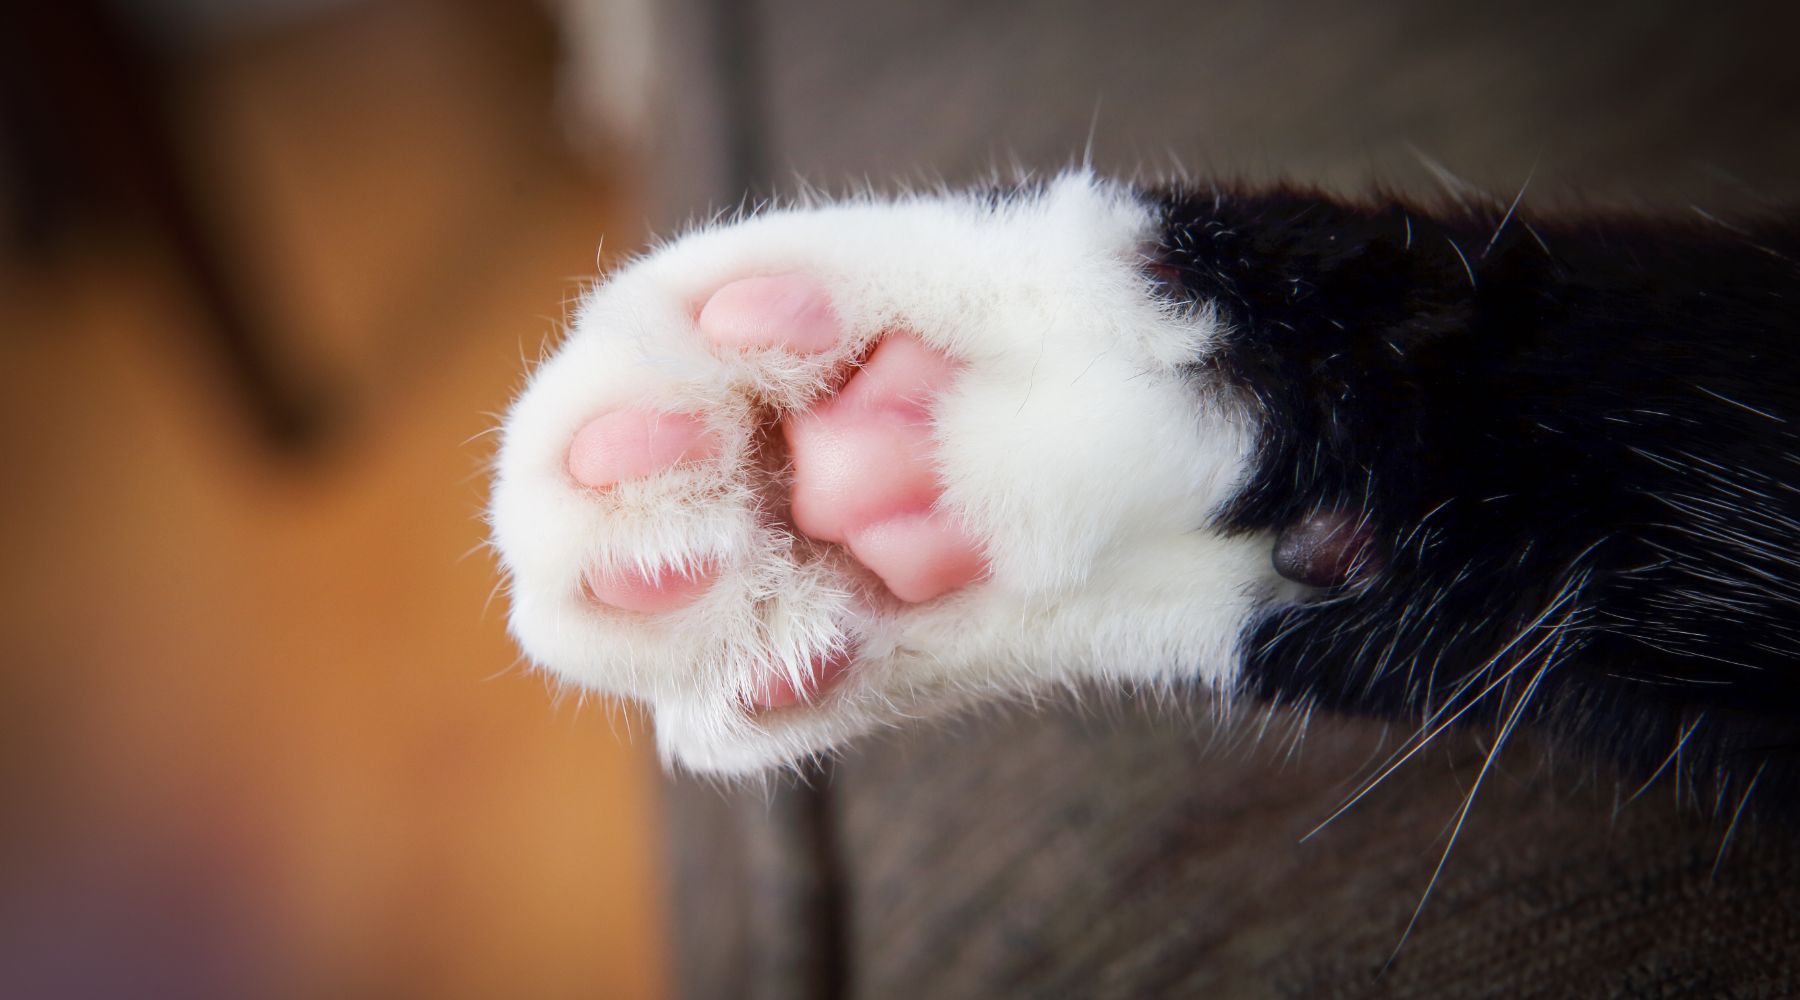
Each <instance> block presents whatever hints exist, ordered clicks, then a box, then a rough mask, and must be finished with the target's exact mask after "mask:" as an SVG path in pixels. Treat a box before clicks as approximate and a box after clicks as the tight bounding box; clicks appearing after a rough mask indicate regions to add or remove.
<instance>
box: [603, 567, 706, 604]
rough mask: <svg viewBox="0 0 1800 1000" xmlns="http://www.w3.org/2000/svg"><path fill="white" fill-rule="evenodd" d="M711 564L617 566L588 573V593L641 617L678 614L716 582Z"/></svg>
mask: <svg viewBox="0 0 1800 1000" xmlns="http://www.w3.org/2000/svg"><path fill="white" fill-rule="evenodd" d="M718 576H719V570H718V567H717V566H716V565H714V564H711V563H707V564H703V565H700V566H659V567H657V568H655V569H649V570H645V569H638V568H636V567H619V568H612V569H593V570H589V571H588V573H587V588H588V593H589V594H590V595H592V597H593V598H594V599H595V600H596V601H599V602H600V603H601V604H604V605H606V606H608V607H613V608H618V609H620V610H622V611H637V612H641V613H644V614H664V613H667V612H670V611H679V610H681V609H682V608H685V607H687V606H688V605H690V604H693V603H694V602H695V601H697V600H699V599H700V597H701V596H702V595H704V594H705V593H706V591H707V588H709V587H711V586H712V585H713V582H714V581H715V580H717V579H718Z"/></svg>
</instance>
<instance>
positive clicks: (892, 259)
mask: <svg viewBox="0 0 1800 1000" xmlns="http://www.w3.org/2000/svg"><path fill="white" fill-rule="evenodd" d="M1797 259H1800V229H1797V228H1796V227H1794V226H1792V225H1788V224H1785V223H1784V224H1781V225H1772V226H1770V227H1769V228H1767V229H1766V230H1762V229H1759V230H1754V231H1752V230H1742V229H1738V228H1734V227H1730V226H1727V225H1725V224H1722V223H1715V222H1713V221H1710V220H1698V219H1697V220H1695V221H1694V222H1693V223H1691V224H1689V223H1666V224H1650V223H1645V222H1641V221H1636V220H1631V219H1624V218H1603V217H1595V218H1587V219H1571V220H1567V221H1558V222H1548V221H1543V220H1539V219H1530V220H1527V219H1526V218H1525V217H1524V214H1523V213H1520V212H1515V211H1506V212H1500V211H1494V212H1492V213H1482V212H1455V213H1445V212H1438V213H1425V212H1421V211H1419V210H1417V209H1415V208H1412V207H1409V206H1407V205H1404V204H1401V203H1399V202H1370V203H1366V204H1350V203H1345V202H1343V201H1339V200H1333V199H1331V198H1328V197H1325V196H1322V195H1316V194H1310V193H1300V192H1294V191H1286V190H1278V191H1274V192H1267V193H1243V192H1239V191H1234V190H1221V189H1215V188H1211V187H1194V186H1187V185H1181V184H1177V185H1173V186H1170V187H1165V188H1160V189H1138V188H1133V187H1129V186H1125V185H1119V184H1113V183H1109V182H1106V181H1103V180H1100V179H1096V178H1095V177H1093V176H1091V175H1089V174H1086V173H1079V172H1077V173H1070V174H1067V175H1064V176H1062V177H1060V178H1058V179H1056V180H1054V181H1052V182H1048V183H1043V184H1032V185H1025V186H1022V187H1020V188H1017V189H1012V190H1006V191H979V192H971V193H964V194H934V195H927V196H912V197H904V198H900V199H898V200H894V201H879V200H874V199H860V200H853V201H849V202H845V203H840V204H817V205H804V206H799V207H794V208H788V209H781V210H770V211H764V212H760V213H757V214H756V215H754V216H753V217H751V218H747V219H744V220H742V221H738V222H735V223H732V224H729V225H717V226H713V227H709V228H706V229H704V230H702V231H699V232H695V233H693V234H691V235H688V236H686V237H684V238H682V239H680V240H678V241H675V242H673V243H671V244H668V245H666V246H663V247H661V248H660V249H657V250H656V251H654V252H652V253H650V254H649V255H647V256H646V257H644V258H643V259H642V260H640V261H638V262H636V263H635V264H633V265H631V266H630V267H629V268H627V269H625V270H623V271H621V272H620V273H618V274H616V275H614V276H612V277H611V278H609V279H608V280H607V281H606V282H605V283H604V284H602V285H601V286H599V287H598V288H596V289H595V290H594V291H592V292H591V293H590V294H588V295H587V296H586V297H584V299H583V300H582V301H581V304H580V306H579V308H578V310H577V312H576V315H575V317H574V321H573V325H572V329H571V331H570V335H569V337H568V338H567V340H566V342H565V343H563V344H562V345H561V346H560V347H559V348H558V349H557V351H556V352H555V353H554V355H553V356H552V357H550V358H549V359H548V360H547V361H546V362H545V363H544V364H543V365H542V366H541V367H540V368H539V369H538V370H537V371H536V372H535V373H534V375H533V376H532V378H531V381H530V384H529V386H528V388H527V389H526V390H525V392H524V393H523V395H522V396H521V397H520V399H519V400H518V402H517V404H516V405H515V406H514V407H513V409H512V411H511V412H510V413H509V415H508V416H507V418H506V422H505V425H504V428H503V443H502V446H501V450H500V455H499V460H498V467H497V475H496V480H495V488H494V496H493V504H492V519H493V526H494V540H495V543H496V546H497V549H498V551H499V553H500V556H501V559H502V562H503V564H504V568H505V570H506V572H507V573H508V574H509V575H510V577H511V582H512V616H511V623H512V629H513V632H514V634H515V635H516V636H517V638H518V640H519V642H520V643H521V645H522V646H523V647H524V649H525V651H526V653H527V654H528V655H529V657H530V658H531V659H532V660H533V661H535V662H537V663H538V664H541V665H542V666H544V667H546V668H548V669H550V670H551V671H554V672H555V673H556V674H558V675H560V676H561V677H564V678H567V679H568V680H570V681H573V682H575V683H577V684H579V685H581V686H583V687H585V688H591V689H598V690H603V691H609V692H616V693H619V694H623V695H627V696H631V697H635V698H640V699H643V700H645V701H646V702H648V703H649V704H650V705H651V706H652V708H653V709H654V713H655V717H656V729H657V735H658V739H659V742H660V744H661V747H662V749H663V751H664V754H665V756H666V757H667V758H668V759H669V760H671V761H673V762H676V763H679V764H681V765H685V766H687V767H690V768H693V769H696V770H700V771H708V772H727V773H744V772H751V771H755V770H758V769H763V768H768V767H771V766H774V765H780V764H784V763H790V762H794V761H796V760H799V759H802V758H805V757H807V756H809V755H815V754H819V753H822V752H825V751H828V750H830V749H832V748H834V747H837V746H839V745H841V744H842V743H844V742H845V741H847V740H850V739H851V738H853V737H856V736H858V735H860V734H863V733H866V732H868V731H870V730H873V729H877V728H880V727H885V726H895V725H901V724H906V723H909V722H911V721H913V720H916V719H920V718H925V717H932V716H937V715H941V714H943V713H947V712H950V711H953V710H956V709H958V708H959V707H962V706H966V705H969V704H971V703H974V702H978V701H981V700H984V699H995V698H1018V697H1021V696H1031V695H1033V694H1036V693H1039V692H1044V691H1047V690H1053V689H1057V688H1061V687H1065V686H1071V685H1074V684H1076V683H1077V682H1083V681H1087V680H1089V679H1093V678H1099V679H1101V680H1103V681H1114V682H1127V683H1138V684H1146V683H1147V684H1151V685H1157V684H1170V683H1201V684H1206V685H1210V686H1212V687H1214V688H1217V689H1218V690H1219V691H1221V692H1223V693H1225V694H1226V695H1227V696H1250V697H1255V698H1259V699H1264V700H1278V701H1281V702H1287V703H1296V704H1304V705H1311V706H1319V707H1323V708H1327V709H1344V710H1352V711H1359V712H1370V713H1378V714H1381V715H1384V716H1388V717H1392V718H1395V719H1399V720H1404V721H1405V722H1406V723H1407V724H1409V725H1412V726H1416V727H1418V728H1417V731H1416V734H1415V736H1414V738H1413V741H1412V742H1411V743H1410V744H1409V745H1416V746H1422V745H1424V743H1425V742H1427V741H1429V739H1430V737H1431V736H1432V735H1434V734H1435V733H1436V732H1437V731H1439V730H1441V729H1442V728H1443V727H1445V726H1447V725H1451V724H1456V723H1469V722H1480V723H1481V724H1484V725H1488V726H1493V727H1497V728H1498V730H1499V732H1500V734H1501V735H1502V736H1504V735H1506V734H1509V733H1510V732H1512V730H1513V729H1514V727H1515V726H1517V725H1520V724H1530V725H1533V726H1535V727H1538V728H1541V729H1545V730H1548V731H1550V732H1551V733H1553V734H1558V735H1560V736H1562V737H1563V738H1564V739H1565V740H1570V741H1573V742H1575V743H1577V744H1580V745H1584V746H1587V747H1589V748H1593V749H1596V750H1599V751H1601V752H1603V753H1606V754H1609V755H1611V756H1613V757H1615V758H1617V759H1619V760H1620V761H1621V762H1622V763H1623V764H1624V765H1625V766H1626V767H1627V769H1628V770H1629V771H1632V772H1636V773H1637V774H1638V775H1640V776H1643V777H1649V776H1651V775H1654V774H1656V773H1658V772H1663V771H1670V770H1671V769H1672V770H1673V771H1674V772H1675V773H1679V774H1681V775H1683V777H1684V780H1689V781H1694V782H1697V783H1704V784H1708V785H1710V786H1711V787H1712V788H1713V789H1714V790H1715V792H1716V793H1719V794H1725V793H1728V792H1729V793H1732V794H1736V795H1747V794H1748V792H1749V791H1750V789H1751V788H1752V787H1753V786H1756V785H1758V784H1760V787H1761V788H1762V789H1763V792H1761V793H1759V795H1775V796H1778V797H1781V798H1786V797H1788V796H1789V794H1790V792H1791V791H1792V789H1793V788H1794V786H1795V783H1796V778H1797V777H1800V770H1797V769H1796V767H1795V753H1796V749H1797V748H1800V665H1797V664H1796V656H1797V655H1800V568H1797V566H1796V560H1797V558H1800V447H1796V437H1795V432H1796V429H1797V428H1796V425H1795V423H1794V421H1796V420H1800V266H1797V265H1796V260H1797Z"/></svg>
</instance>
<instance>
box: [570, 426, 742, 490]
mask: <svg viewBox="0 0 1800 1000" xmlns="http://www.w3.org/2000/svg"><path fill="white" fill-rule="evenodd" d="M717 453H718V442H717V441H716V440H715V439H714V438H713V436H712V435H711V434H710V433H708V432H707V429H706V425H705V424H704V423H702V422H701V421H700V418H699V417H696V416H694V415H693V414H689V413H664V412H662V411H659V410H650V409H640V408H627V409H623V410H614V411H613V412H611V413H608V414H605V415H604V416H599V417H595V418H594V419H593V420H590V421H588V422H587V423H586V424H585V425H583V426H582V428H581V429H580V430H579V431H576V432H575V439H574V441H573V442H571V443H570V445H569V462H568V466H569V475H571V476H573V477H574V478H575V481H576V482H578V483H580V484H581V485H583V486H587V487H591V488H593V489H607V488H609V487H612V486H616V485H618V484H619V483H622V482H625V481H626V480H629V479H639V478H642V477H644V476H650V475H654V474H656V473H658V472H662V471H663V470H665V469H668V468H670V467H672V466H674V465H677V464H679V463H681V462H690V461H697V460H699V459H703V458H710V457H712V456H713V455H715V454H717Z"/></svg>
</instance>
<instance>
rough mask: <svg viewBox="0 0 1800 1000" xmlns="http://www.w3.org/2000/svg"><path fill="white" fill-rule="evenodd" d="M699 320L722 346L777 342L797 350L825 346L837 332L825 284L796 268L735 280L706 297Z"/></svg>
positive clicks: (814, 350)
mask: <svg viewBox="0 0 1800 1000" xmlns="http://www.w3.org/2000/svg"><path fill="white" fill-rule="evenodd" d="M699 325H700V332H701V333H702V334H703V335H705V336H706V338H707V339H708V340H710V341H712V342H713V343H715V344H718V345H719V346H721V347H735V348H748V347H780V348H783V349H785V350H789V351H793V352H795V353H798V354H817V353H820V352H821V351H828V350H830V349H831V348H832V347H834V346H836V344H837V342H838V339H839V338H840V337H841V336H842V331H841V330H840V328H839V326H838V321H837V316H836V314H834V313H833V312H832V311H831V299H830V297H829V296H828V295H826V293H825V289H824V288H822V287H820V285H819V283H818V282H816V281H814V280H813V279H811V278H808V277H807V276H805V275H801V274H775V275H769V276H767V277H760V278H742V279H740V280H738V281H734V282H732V283H730V284H728V285H726V286H724V287H723V288H720V289H719V290H718V291H716V292H714V293H713V294H712V297H711V298H709V299H707V300H706V304H705V305H704V306H702V307H701V309H700V319H699Z"/></svg>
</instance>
